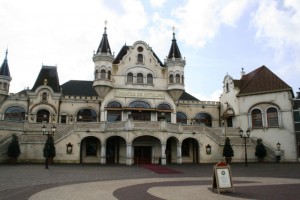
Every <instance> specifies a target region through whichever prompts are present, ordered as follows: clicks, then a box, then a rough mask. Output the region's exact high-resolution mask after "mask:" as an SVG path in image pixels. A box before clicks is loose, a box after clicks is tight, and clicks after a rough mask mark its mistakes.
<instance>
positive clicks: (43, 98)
mask: <svg viewBox="0 0 300 200" xmlns="http://www.w3.org/2000/svg"><path fill="white" fill-rule="evenodd" d="M47 97H48V95H47V92H43V94H42V101H47Z"/></svg>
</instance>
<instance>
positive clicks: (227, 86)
mask: <svg viewBox="0 0 300 200" xmlns="http://www.w3.org/2000/svg"><path fill="white" fill-rule="evenodd" d="M226 92H229V84H228V83H226Z"/></svg>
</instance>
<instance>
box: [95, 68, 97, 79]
mask: <svg viewBox="0 0 300 200" xmlns="http://www.w3.org/2000/svg"><path fill="white" fill-rule="evenodd" d="M95 79H98V70H96V71H95Z"/></svg>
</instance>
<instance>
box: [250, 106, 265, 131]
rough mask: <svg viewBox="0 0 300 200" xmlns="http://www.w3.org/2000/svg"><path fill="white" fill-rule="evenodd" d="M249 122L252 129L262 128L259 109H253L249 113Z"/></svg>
mask: <svg viewBox="0 0 300 200" xmlns="http://www.w3.org/2000/svg"><path fill="white" fill-rule="evenodd" d="M251 120H252V127H253V128H262V126H263V123H262V114H261V111H260V110H259V109H253V110H252V112H251Z"/></svg>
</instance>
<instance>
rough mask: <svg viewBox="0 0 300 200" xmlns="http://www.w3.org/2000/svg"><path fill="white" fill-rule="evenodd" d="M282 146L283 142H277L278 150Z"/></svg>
mask: <svg viewBox="0 0 300 200" xmlns="http://www.w3.org/2000/svg"><path fill="white" fill-rule="evenodd" d="M280 146H281V144H280V143H279V142H278V143H277V149H278V150H280Z"/></svg>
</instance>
